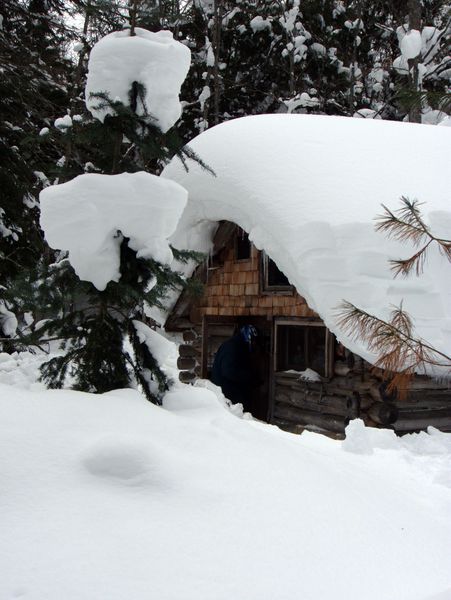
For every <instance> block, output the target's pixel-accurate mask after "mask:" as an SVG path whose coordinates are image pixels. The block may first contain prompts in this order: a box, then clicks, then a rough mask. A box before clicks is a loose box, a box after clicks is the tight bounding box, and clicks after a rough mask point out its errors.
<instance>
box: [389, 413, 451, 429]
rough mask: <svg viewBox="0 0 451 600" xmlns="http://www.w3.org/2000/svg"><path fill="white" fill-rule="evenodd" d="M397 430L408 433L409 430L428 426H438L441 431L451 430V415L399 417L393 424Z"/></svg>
mask: <svg viewBox="0 0 451 600" xmlns="http://www.w3.org/2000/svg"><path fill="white" fill-rule="evenodd" d="M393 427H394V429H395V431H399V432H403V433H407V432H409V431H423V430H426V429H427V428H428V427H436V428H437V429H440V431H447V432H451V417H439V416H437V417H428V418H427V419H426V418H415V419H412V418H409V417H405V418H402V419H398V420H397V421H396V423H394V424H393Z"/></svg>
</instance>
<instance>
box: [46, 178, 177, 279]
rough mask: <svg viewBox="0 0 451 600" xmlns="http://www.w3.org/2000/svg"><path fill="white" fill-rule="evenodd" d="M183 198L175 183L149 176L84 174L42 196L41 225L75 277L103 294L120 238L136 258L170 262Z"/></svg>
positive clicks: (114, 270) (115, 271)
mask: <svg viewBox="0 0 451 600" xmlns="http://www.w3.org/2000/svg"><path fill="white" fill-rule="evenodd" d="M186 196H187V193H186V191H185V190H184V189H183V188H181V187H180V186H179V185H177V184H176V183H174V182H172V181H168V180H165V179H162V178H160V177H156V176H155V175H150V174H149V173H144V172H139V173H122V174H120V175H99V174H96V173H87V174H85V175H79V176H78V177H75V179H72V180H71V181H68V182H67V183H62V184H60V185H55V186H50V187H48V188H46V189H45V190H43V191H42V192H41V194H40V201H41V227H42V228H43V230H44V232H45V237H46V240H47V241H48V243H49V245H50V246H51V247H52V248H55V249H59V250H67V251H68V252H69V261H70V263H71V265H72V266H73V267H74V269H75V272H76V273H77V275H78V276H79V277H80V279H82V280H85V281H91V282H92V283H93V284H94V285H95V286H96V288H97V289H99V290H104V289H105V287H106V286H107V284H108V282H109V281H119V279H120V272H119V265H120V256H119V253H120V244H121V242H122V240H123V237H127V238H130V241H129V242H128V245H129V246H130V248H132V249H133V250H135V251H137V253H138V256H139V257H143V258H153V259H154V260H156V261H158V262H161V263H164V264H169V263H171V261H172V258H173V257H172V252H171V249H170V247H169V244H168V241H167V238H168V237H169V236H170V235H171V234H172V233H173V232H174V230H175V227H176V225H177V222H178V220H179V218H180V215H181V213H182V211H183V208H184V206H185V203H186Z"/></svg>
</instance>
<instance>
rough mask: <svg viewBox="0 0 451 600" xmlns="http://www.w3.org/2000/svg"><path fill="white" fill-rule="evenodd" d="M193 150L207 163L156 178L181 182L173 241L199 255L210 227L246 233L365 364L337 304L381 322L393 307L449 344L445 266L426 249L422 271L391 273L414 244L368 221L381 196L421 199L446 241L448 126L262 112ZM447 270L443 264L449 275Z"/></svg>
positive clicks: (214, 132)
mask: <svg viewBox="0 0 451 600" xmlns="http://www.w3.org/2000/svg"><path fill="white" fill-rule="evenodd" d="M190 147H191V148H192V149H193V150H194V151H195V152H197V153H198V155H199V156H200V157H201V158H202V159H203V160H205V161H206V162H207V163H208V165H209V166H210V167H211V168H212V169H213V170H214V171H215V173H216V177H213V176H212V175H210V174H209V173H207V172H205V171H203V170H202V169H201V168H200V167H199V166H198V165H193V166H191V167H190V170H189V172H188V173H186V172H185V171H184V169H183V167H182V165H181V164H180V161H179V160H178V159H173V161H172V162H171V163H170V165H168V166H167V167H166V169H165V171H164V173H163V176H164V177H167V178H170V179H172V180H174V181H177V182H178V183H180V184H181V185H182V186H183V187H185V188H186V189H187V190H188V193H189V200H188V204H187V206H186V209H185V212H184V214H183V216H182V219H181V221H180V224H179V226H178V228H177V231H176V233H175V235H174V237H173V239H172V243H173V245H174V246H175V247H179V248H190V249H197V250H201V251H204V252H206V251H208V250H209V249H210V247H211V234H212V231H214V226H213V223H214V222H217V221H219V220H223V219H224V220H228V221H232V222H234V223H237V224H238V225H239V226H240V227H242V228H243V229H244V230H246V231H247V232H248V233H249V237H250V239H251V240H252V241H253V242H254V244H255V245H256V246H257V247H258V248H260V249H264V250H265V251H266V252H267V253H268V254H269V255H270V256H271V257H272V258H273V259H274V260H275V262H276V263H277V265H278V266H279V268H280V269H281V270H282V271H283V272H284V273H285V275H286V276H287V277H288V279H289V280H290V282H291V283H292V284H293V285H295V287H296V288H297V290H298V291H299V293H300V294H301V295H302V296H304V297H305V298H306V300H307V302H308V304H309V305H310V306H311V308H313V309H314V310H316V311H317V312H318V314H319V315H320V316H321V317H322V319H323V320H324V322H325V324H326V325H327V326H328V327H329V329H330V330H331V331H333V332H334V333H335V334H336V335H337V337H338V338H339V339H340V340H341V341H342V342H343V343H344V344H345V345H346V346H347V347H348V348H350V349H351V350H353V351H354V352H356V353H358V354H360V355H361V356H363V357H364V358H366V359H368V360H370V361H374V359H375V357H374V356H372V355H371V354H370V353H369V352H368V351H367V349H366V348H365V346H364V345H363V343H362V342H360V341H355V340H352V339H350V337H349V336H348V335H346V334H345V332H344V331H342V330H341V329H340V327H339V325H338V323H337V307H338V306H339V305H340V304H341V302H342V301H343V300H347V301H349V302H352V303H353V304H355V305H356V306H359V307H360V308H362V309H364V310H366V311H368V312H370V313H372V314H375V315H377V316H380V317H382V318H385V319H386V318H388V316H389V312H390V310H391V309H392V308H393V305H399V303H400V302H401V301H403V307H404V308H405V309H406V310H407V311H408V312H409V313H410V314H411V315H412V316H413V318H414V324H415V327H416V332H417V334H418V335H420V336H422V337H424V339H426V340H428V341H429V342H430V343H432V344H433V345H435V346H436V347H437V348H438V349H441V350H443V351H446V350H447V349H448V351H449V348H450V346H451V305H450V303H449V298H450V297H451V279H450V277H446V276H444V275H445V273H448V272H449V264H448V263H447V261H446V259H445V258H444V257H443V256H441V255H440V254H439V253H438V251H437V252H436V253H435V251H432V252H431V253H430V256H429V260H428V262H427V264H426V267H425V272H424V274H423V275H422V276H421V277H415V276H412V277H410V278H408V279H401V278H397V279H394V278H393V274H392V272H391V270H390V265H389V263H388V261H389V259H397V258H405V257H407V256H410V255H411V254H413V252H414V250H415V249H414V248H413V247H412V246H411V245H408V244H401V243H399V242H395V241H393V240H389V239H387V237H386V235H384V234H383V233H381V232H379V233H377V232H376V231H375V229H374V225H375V223H374V218H375V217H376V216H377V215H380V214H381V213H382V212H383V210H382V207H381V204H385V205H386V206H388V207H390V208H392V209H394V210H395V209H396V208H398V207H399V205H400V202H399V201H400V197H401V196H406V197H408V198H410V199H411V200H414V199H418V200H419V201H421V202H424V203H425V204H424V206H423V207H422V208H423V213H424V215H425V217H426V219H427V221H428V222H429V223H430V225H431V228H432V230H433V231H435V232H436V234H437V235H439V236H441V237H444V238H447V239H450V238H451V207H450V201H449V194H450V189H451V186H450V174H451V152H450V150H451V132H450V131H449V129H448V128H447V127H433V126H428V125H416V124H408V123H397V122H389V121H382V120H373V119H350V118H344V117H330V116H312V115H260V116H253V117H244V118H242V119H236V120H233V121H228V122H226V123H223V124H221V125H219V126H216V127H213V128H212V129H209V130H207V131H205V132H204V133H202V134H201V135H199V136H198V137H197V138H195V139H194V140H193V141H192V142H191V143H190ZM446 269H448V271H446Z"/></svg>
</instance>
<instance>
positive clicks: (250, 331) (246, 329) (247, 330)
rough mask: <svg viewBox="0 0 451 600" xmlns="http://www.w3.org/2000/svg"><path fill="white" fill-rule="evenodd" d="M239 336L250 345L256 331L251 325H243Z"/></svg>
mask: <svg viewBox="0 0 451 600" xmlns="http://www.w3.org/2000/svg"><path fill="white" fill-rule="evenodd" d="M240 332H241V335H242V336H243V338H244V341H245V342H247V343H248V344H250V343H251V342H252V340H253V339H254V338H256V337H257V330H256V329H255V327H254V326H253V325H243V326H242V327H241V329H240Z"/></svg>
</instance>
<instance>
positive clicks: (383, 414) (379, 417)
mask: <svg viewBox="0 0 451 600" xmlns="http://www.w3.org/2000/svg"><path fill="white" fill-rule="evenodd" d="M366 412H367V415H368V416H369V417H370V419H371V420H372V421H374V422H375V423H379V425H391V424H392V423H394V422H395V421H396V419H397V418H398V415H399V411H398V409H397V408H396V406H394V405H393V404H389V403H388V402H375V403H374V404H372V405H371V406H370V407H369V408H368V410H367V411H366Z"/></svg>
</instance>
